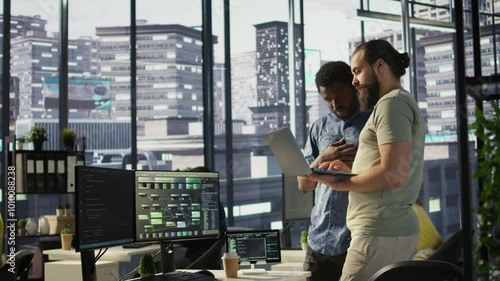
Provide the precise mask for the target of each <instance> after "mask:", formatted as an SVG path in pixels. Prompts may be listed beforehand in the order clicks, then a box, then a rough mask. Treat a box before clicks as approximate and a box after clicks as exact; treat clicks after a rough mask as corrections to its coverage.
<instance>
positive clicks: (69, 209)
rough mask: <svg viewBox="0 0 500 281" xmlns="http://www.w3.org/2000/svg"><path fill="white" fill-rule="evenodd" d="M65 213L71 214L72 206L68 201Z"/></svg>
mask: <svg viewBox="0 0 500 281" xmlns="http://www.w3.org/2000/svg"><path fill="white" fill-rule="evenodd" d="M64 215H65V216H71V206H70V205H69V203H66V205H64Z"/></svg>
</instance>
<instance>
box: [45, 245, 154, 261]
mask: <svg viewBox="0 0 500 281" xmlns="http://www.w3.org/2000/svg"><path fill="white" fill-rule="evenodd" d="M159 250H160V244H153V245H149V246H146V247H142V248H136V249H130V248H129V249H124V248H123V247H122V246H117V247H110V248H108V250H107V251H106V253H105V254H104V255H103V256H102V257H101V258H100V259H99V260H101V261H119V262H130V261H132V256H136V255H141V256H142V254H146V253H156V252H157V251H159ZM98 252H99V251H98V250H96V251H95V255H97V253H98ZM43 254H44V255H48V256H49V260H80V253H77V252H75V250H70V251H67V250H62V249H54V250H45V251H43Z"/></svg>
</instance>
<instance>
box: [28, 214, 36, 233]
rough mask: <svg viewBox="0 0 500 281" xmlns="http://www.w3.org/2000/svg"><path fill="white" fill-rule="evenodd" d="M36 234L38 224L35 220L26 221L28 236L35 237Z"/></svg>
mask: <svg viewBox="0 0 500 281" xmlns="http://www.w3.org/2000/svg"><path fill="white" fill-rule="evenodd" d="M35 233H36V223H35V220H34V219H33V218H27V219H26V234H27V235H35Z"/></svg>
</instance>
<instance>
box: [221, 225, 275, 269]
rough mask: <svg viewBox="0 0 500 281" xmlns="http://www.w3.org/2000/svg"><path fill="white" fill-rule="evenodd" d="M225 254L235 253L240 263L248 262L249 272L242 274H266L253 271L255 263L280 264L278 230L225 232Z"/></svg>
mask: <svg viewBox="0 0 500 281" xmlns="http://www.w3.org/2000/svg"><path fill="white" fill-rule="evenodd" d="M226 252H228V253H234V252H235V253H237V254H238V256H239V258H240V262H249V263H250V265H251V269H250V270H242V271H241V273H242V274H261V273H266V271H265V270H263V269H259V270H258V269H255V264H256V263H257V262H267V263H270V262H281V246H280V234H279V230H249V231H228V232H226Z"/></svg>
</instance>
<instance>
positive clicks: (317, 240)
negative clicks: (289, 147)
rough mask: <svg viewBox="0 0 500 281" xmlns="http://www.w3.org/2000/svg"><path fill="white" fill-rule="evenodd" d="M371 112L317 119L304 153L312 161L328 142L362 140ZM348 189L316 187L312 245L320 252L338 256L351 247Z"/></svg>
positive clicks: (332, 115) (312, 221)
mask: <svg viewBox="0 0 500 281" xmlns="http://www.w3.org/2000/svg"><path fill="white" fill-rule="evenodd" d="M370 114H371V112H357V113H355V114H353V116H352V117H351V118H350V119H348V120H343V119H341V118H339V117H337V115H335V114H334V113H331V112H330V113H329V114H328V115H326V116H324V117H322V118H320V119H318V120H317V121H315V122H314V123H313V124H312V126H311V129H310V130H309V138H308V139H307V142H306V145H305V147H304V156H305V158H306V159H307V161H308V162H309V164H310V163H312V162H313V161H314V159H316V158H317V157H318V155H319V153H320V152H321V151H323V150H324V149H325V148H327V147H328V145H330V144H332V143H334V142H336V141H339V140H341V139H342V138H345V139H346V142H347V143H356V144H357V143H358V140H359V133H360V132H361V130H362V129H363V127H364V126H365V123H366V121H367V120H368V117H369V116H370ZM348 195H349V194H348V192H345V191H334V190H332V189H331V188H330V187H328V186H326V185H324V184H322V183H318V185H317V187H316V190H315V198H314V207H313V209H312V211H311V226H310V227H309V235H308V244H309V246H310V247H311V248H312V249H313V250H314V251H315V252H318V253H321V254H324V255H329V256H338V255H341V254H344V253H345V252H346V251H347V248H349V240H348V238H349V236H350V233H349V230H348V229H347V226H346V221H345V220H346V212H347V203H348Z"/></svg>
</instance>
